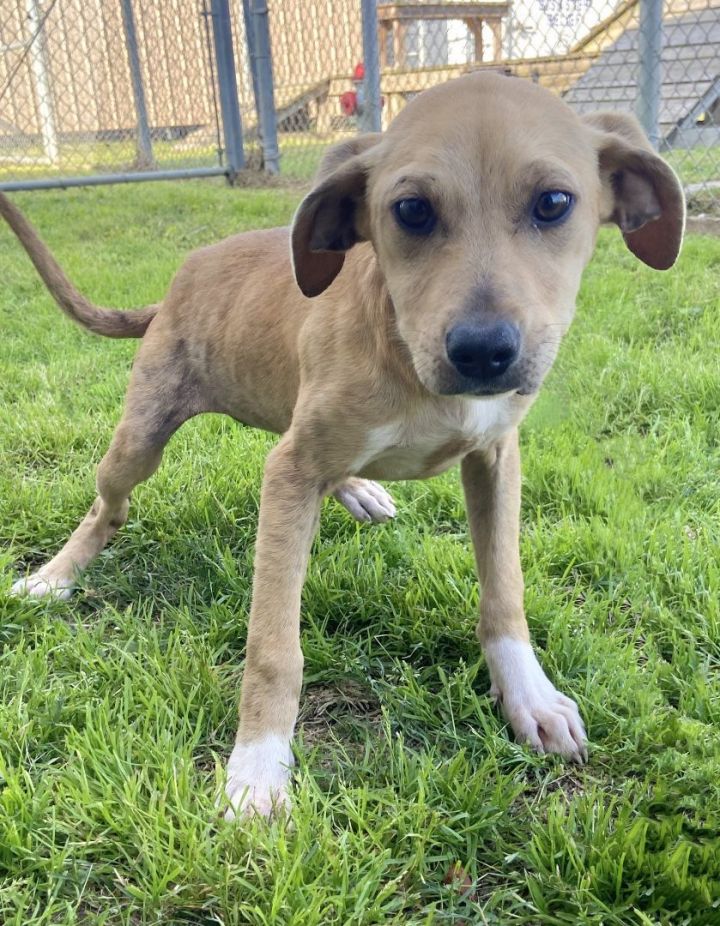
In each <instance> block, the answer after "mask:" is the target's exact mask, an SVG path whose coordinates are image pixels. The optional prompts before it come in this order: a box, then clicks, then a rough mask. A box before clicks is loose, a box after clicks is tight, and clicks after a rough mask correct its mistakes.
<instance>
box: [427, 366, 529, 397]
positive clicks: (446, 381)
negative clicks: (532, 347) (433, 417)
mask: <svg viewBox="0 0 720 926" xmlns="http://www.w3.org/2000/svg"><path fill="white" fill-rule="evenodd" d="M539 388H540V384H539V383H536V382H532V381H531V380H529V379H528V378H527V377H525V376H519V375H512V374H508V375H507V376H503V377H499V378H498V379H496V380H495V381H494V382H478V381H477V380H473V379H469V378H467V377H464V376H460V375H458V374H457V373H454V372H450V374H449V375H448V376H447V377H443V379H442V380H441V382H439V383H438V384H437V387H436V388H435V389H434V390H433V391H435V392H437V393H438V394H439V395H467V396H473V397H474V398H485V399H493V398H498V397H499V396H507V395H521V396H529V395H533V394H534V393H536V392H537V391H538V389H539Z"/></svg>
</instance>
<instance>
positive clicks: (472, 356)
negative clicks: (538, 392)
mask: <svg viewBox="0 0 720 926" xmlns="http://www.w3.org/2000/svg"><path fill="white" fill-rule="evenodd" d="M446 349H447V355H448V359H449V360H450V362H451V363H452V365H453V366H454V367H455V369H456V370H457V371H458V373H460V374H461V375H462V376H465V377H467V378H468V379H474V380H478V381H482V382H488V381H490V380H493V379H496V378H498V377H500V376H502V375H503V373H506V372H507V371H508V369H509V368H510V367H511V366H512V364H513V363H514V362H515V361H516V360H517V358H518V355H519V353H520V331H519V329H518V328H517V326H516V325H514V324H512V322H508V321H501V322H496V323H494V324H490V325H473V324H468V323H467V322H464V323H460V324H458V325H455V326H454V327H453V328H451V329H450V331H448V333H447V337H446Z"/></svg>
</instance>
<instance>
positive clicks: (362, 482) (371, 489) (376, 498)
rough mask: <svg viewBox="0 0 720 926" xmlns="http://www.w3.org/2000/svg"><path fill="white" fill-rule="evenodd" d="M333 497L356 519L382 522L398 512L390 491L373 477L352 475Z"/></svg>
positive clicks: (375, 522) (376, 522)
mask: <svg viewBox="0 0 720 926" xmlns="http://www.w3.org/2000/svg"><path fill="white" fill-rule="evenodd" d="M333 497H334V498H335V499H337V501H339V502H340V504H341V505H342V506H343V507H344V508H346V509H347V510H348V511H349V512H350V514H351V515H352V516H353V517H354V518H355V520H356V521H366V522H367V521H372V522H373V523H374V524H381V523H382V522H383V521H389V520H390V518H394V517H395V515H396V514H397V510H396V508H395V502H394V501H393V500H392V496H391V495H390V493H389V492H388V491H387V490H386V489H385V488H383V486H381V485H380V483H379V482H373V481H372V480H371V479H358V478H355V477H351V478H350V479H348V480H347V481H346V482H343V484H342V485H341V486H340V488H339V489H336V490H335V491H334V492H333Z"/></svg>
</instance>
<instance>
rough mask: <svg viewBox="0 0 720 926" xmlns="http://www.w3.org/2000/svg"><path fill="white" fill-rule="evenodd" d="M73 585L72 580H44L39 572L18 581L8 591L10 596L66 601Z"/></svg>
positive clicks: (70, 594)
mask: <svg viewBox="0 0 720 926" xmlns="http://www.w3.org/2000/svg"><path fill="white" fill-rule="evenodd" d="M74 587H75V583H74V582H73V580H72V579H46V578H45V577H44V576H41V575H40V573H39V572H34V573H33V574H32V575H29V576H25V577H24V578H22V579H18V580H17V582H16V583H15V584H14V585H13V587H12V588H11V590H10V594H12V595H18V596H20V595H29V596H31V597H32V598H57V599H58V600H59V601H67V600H68V598H70V597H71V596H72V593H73V588H74Z"/></svg>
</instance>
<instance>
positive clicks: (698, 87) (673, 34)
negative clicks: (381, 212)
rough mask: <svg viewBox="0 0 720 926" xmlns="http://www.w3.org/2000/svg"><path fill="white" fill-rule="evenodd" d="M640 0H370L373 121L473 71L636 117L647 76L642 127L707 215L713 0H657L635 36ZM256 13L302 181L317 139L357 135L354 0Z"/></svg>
mask: <svg viewBox="0 0 720 926" xmlns="http://www.w3.org/2000/svg"><path fill="white" fill-rule="evenodd" d="M643 2H644V0H623V2H617V0H539V2H533V0H515V2H511V0H485V2H472V0H452V2H445V3H442V2H432V0H398V2H382V0H380V2H378V5H377V19H378V24H377V25H378V34H379V54H380V65H381V94H382V122H383V125H385V126H386V125H387V124H388V122H389V121H390V120H391V119H392V118H393V117H394V116H395V115H397V113H398V112H399V111H400V110H401V109H402V108H403V106H404V105H405V104H406V103H407V101H408V100H410V99H411V98H412V97H413V96H415V95H416V94H417V93H419V92H420V91H422V90H424V89H426V88H428V87H431V86H434V85H435V84H438V83H441V82H443V81H446V80H451V79H452V78H454V77H458V76H460V75H461V74H465V73H468V72H470V71H475V70H497V71H501V72H504V73H507V74H512V75H516V76H519V77H524V78H527V79H530V80H533V81H535V82H537V83H539V84H542V85H543V86H545V87H548V88H549V89H550V90H553V91H554V92H556V93H558V94H560V95H561V96H562V97H564V99H565V100H566V101H567V102H568V103H569V104H570V105H571V106H573V107H574V108H575V109H576V110H578V111H579V112H581V113H582V112H590V111H595V110H608V109H609V110H621V111H626V112H635V113H636V114H640V115H642V116H643V121H644V122H645V121H646V119H645V115H646V114H644V113H643V111H642V103H643V101H642V99H640V96H641V88H643V87H644V83H643V82H644V81H647V80H650V81H651V86H650V87H649V92H651V93H652V92H653V89H654V91H655V94H656V100H655V120H656V124H655V125H654V126H647V125H646V129H647V130H648V132H649V134H654V135H655V138H654V140H655V142H656V144H657V147H658V148H659V150H660V151H662V153H663V154H664V156H665V157H666V158H667V159H668V160H669V161H670V162H671V163H672V164H673V166H674V167H675V168H676V169H677V170H678V172H679V174H680V175H681V178H682V179H683V182H684V183H685V184H686V185H687V187H688V189H689V191H690V193H691V194H692V195H694V196H697V195H698V194H705V195H706V200H707V201H708V202H712V203H714V204H715V208H717V203H718V201H719V200H720V0H665V2H664V3H659V4H657V7H658V13H659V15H658V16H657V18H656V20H655V23H654V27H655V28H656V29H657V30H658V33H659V34H657V35H651V36H648V34H647V33H648V31H649V30H650V29H652V28H653V21H652V19H650V20H648V19H647V17H645V19H643V27H644V30H645V32H644V33H643V31H642V30H641V18H642V13H643V9H642V8H643ZM268 5H269V9H270V18H271V38H272V55H273V65H274V75H275V93H276V98H277V100H278V104H277V113H278V127H279V128H280V130H281V131H280V138H281V144H280V147H281V152H282V155H283V156H282V160H281V170H282V171H283V172H284V173H286V174H288V175H291V176H300V177H303V176H308V175H309V174H310V173H311V171H312V169H313V168H314V167H315V165H316V164H317V161H318V158H319V156H320V154H321V152H322V150H323V148H324V147H325V145H326V144H327V143H328V142H330V141H332V140H334V139H336V138H338V137H340V136H342V135H343V134H347V133H352V132H357V131H359V130H360V129H361V128H362V116H363V106H364V100H363V84H362V81H361V79H360V78H361V75H362V60H363V49H362V44H361V26H360V17H359V10H360V3H359V2H358V0H333V2H332V3H330V2H327V0H268ZM645 6H646V7H647V6H652V2H650V3H645ZM654 59H655V60H654ZM653 64H655V65H656V66H655V67H654V68H653V67H652V65H653ZM652 81H654V82H655V87H654V88H653V87H652ZM647 92H648V90H647V88H645V90H643V93H647ZM460 117H461V116H460ZM651 117H652V112H651V113H650V116H648V118H651Z"/></svg>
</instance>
